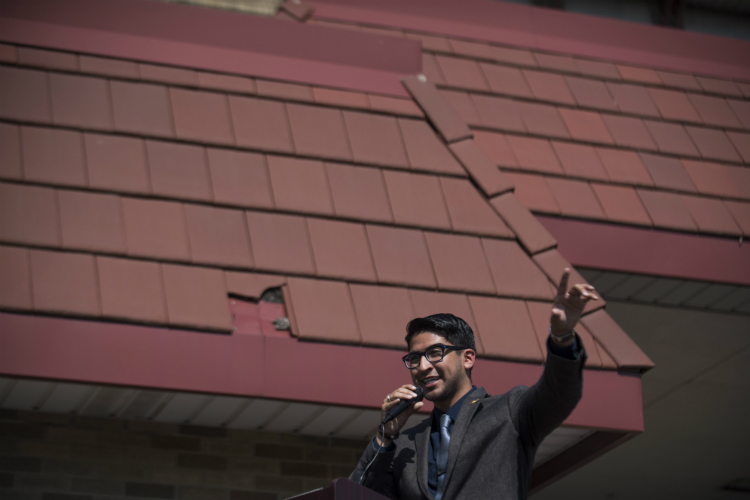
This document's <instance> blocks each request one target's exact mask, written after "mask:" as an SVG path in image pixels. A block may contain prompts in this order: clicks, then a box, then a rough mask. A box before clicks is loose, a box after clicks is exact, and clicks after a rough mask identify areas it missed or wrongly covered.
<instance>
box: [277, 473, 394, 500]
mask: <svg viewBox="0 0 750 500" xmlns="http://www.w3.org/2000/svg"><path fill="white" fill-rule="evenodd" d="M291 498H293V499H294V500H388V498H387V497H384V496H383V495H381V494H379V493H375V492H374V491H372V490H368V489H367V488H365V487H364V486H360V485H358V484H357V483H355V482H353V481H349V480H348V479H346V478H343V477H341V478H338V479H334V480H333V482H331V485H330V486H329V487H327V488H321V489H319V490H314V491H308V492H307V493H302V494H301V495H297V496H294V497H291ZM287 500H291V499H287Z"/></svg>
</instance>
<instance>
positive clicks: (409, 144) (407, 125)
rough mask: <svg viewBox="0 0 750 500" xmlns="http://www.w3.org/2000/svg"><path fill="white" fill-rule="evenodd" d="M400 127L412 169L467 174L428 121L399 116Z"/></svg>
mask: <svg viewBox="0 0 750 500" xmlns="http://www.w3.org/2000/svg"><path fill="white" fill-rule="evenodd" d="M399 128H400V129H401V134H402V135H403V139H404V145H405V146H406V153H407V155H408V156H409V163H410V164H411V168H412V170H427V171H430V172H437V173H446V174H454V175H455V174H457V175H461V176H466V171H464V169H463V167H462V166H461V164H460V163H458V161H456V159H455V158H454V157H453V155H452V154H451V153H450V151H449V150H448V148H447V147H446V146H445V144H444V143H443V142H442V141H441V140H440V139H439V138H438V136H437V135H435V132H434V131H433V130H432V128H430V126H429V125H428V124H427V123H426V122H424V121H421V120H410V119H405V118H399Z"/></svg>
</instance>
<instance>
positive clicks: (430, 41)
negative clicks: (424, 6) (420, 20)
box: [406, 31, 453, 53]
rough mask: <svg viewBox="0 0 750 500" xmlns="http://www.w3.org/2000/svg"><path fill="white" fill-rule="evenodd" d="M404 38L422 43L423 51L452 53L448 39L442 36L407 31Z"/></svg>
mask: <svg viewBox="0 0 750 500" xmlns="http://www.w3.org/2000/svg"><path fill="white" fill-rule="evenodd" d="M406 38H411V39H412V40H420V41H421V42H422V49H423V50H429V51H432V52H448V53H452V52H453V47H452V46H451V44H450V43H449V42H448V39H447V38H445V37H442V36H433V35H428V34H426V33H414V32H411V31H408V32H406Z"/></svg>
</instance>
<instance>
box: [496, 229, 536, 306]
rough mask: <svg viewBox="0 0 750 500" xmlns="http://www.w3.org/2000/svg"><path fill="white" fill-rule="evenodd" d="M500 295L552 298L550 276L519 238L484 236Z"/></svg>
mask: <svg viewBox="0 0 750 500" xmlns="http://www.w3.org/2000/svg"><path fill="white" fill-rule="evenodd" d="M482 247H483V248H484V253H485V255H486V256H487V262H488V263H489V266H490V271H491V272H492V278H493V280H494V282H495V288H496V289H497V294H498V295H501V296H505V297H514V298H518V297H523V298H528V299H544V300H547V299H549V298H550V291H549V285H548V280H547V277H546V276H545V275H544V273H543V272H542V271H541V270H540V269H539V268H538V267H537V266H536V264H534V261H533V260H531V258H529V256H528V254H527V253H526V252H524V251H523V249H522V248H521V247H520V246H519V245H518V243H517V242H515V241H503V240H496V239H489V238H482Z"/></svg>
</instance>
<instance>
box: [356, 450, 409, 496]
mask: <svg viewBox="0 0 750 500" xmlns="http://www.w3.org/2000/svg"><path fill="white" fill-rule="evenodd" d="M386 450H388V451H386ZM395 454H396V446H395V445H391V446H390V447H389V448H382V449H381V450H380V451H378V448H377V446H376V445H375V441H374V440H373V441H371V442H370V443H369V444H368V445H367V448H365V451H364V453H362V457H360V459H359V463H357V468H356V469H354V472H352V473H351V474H350V475H349V480H350V481H354V482H355V483H357V484H359V480H360V478H361V477H362V473H363V472H364V471H365V469H366V468H367V465H368V464H369V463H370V462H371V461H372V460H373V459H374V460H375V461H374V462H373V464H372V465H370V468H369V469H367V474H366V475H365V478H364V481H363V482H362V486H364V487H366V488H369V489H371V490H373V491H375V492H377V493H380V494H381V495H385V496H387V497H388V498H391V499H393V500H398V498H399V495H398V489H397V488H396V480H395V478H394V475H393V467H392V464H393V457H394V456H395ZM376 456H377V457H376Z"/></svg>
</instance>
